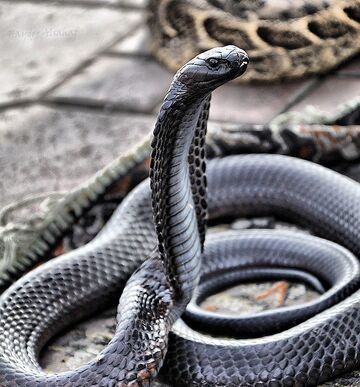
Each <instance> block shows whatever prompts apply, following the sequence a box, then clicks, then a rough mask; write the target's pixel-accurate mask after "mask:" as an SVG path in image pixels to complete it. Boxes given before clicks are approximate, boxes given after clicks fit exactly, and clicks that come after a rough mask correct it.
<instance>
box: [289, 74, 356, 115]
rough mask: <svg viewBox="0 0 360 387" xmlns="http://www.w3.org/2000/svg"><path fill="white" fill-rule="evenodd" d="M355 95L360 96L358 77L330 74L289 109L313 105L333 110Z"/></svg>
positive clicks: (324, 109)
mask: <svg viewBox="0 0 360 387" xmlns="http://www.w3.org/2000/svg"><path fill="white" fill-rule="evenodd" d="M357 96H360V78H355V77H354V78H351V77H346V78H345V77H336V76H331V77H329V78H328V79H326V80H325V81H324V82H323V83H322V84H320V85H319V87H317V88H316V89H315V90H314V91H313V92H312V93H310V95H308V96H307V97H306V98H305V99H304V100H302V101H301V102H299V103H298V104H297V105H295V106H293V107H292V108H291V110H294V111H302V110H303V109H304V108H305V107H306V106H314V107H315V108H317V109H320V110H322V111H326V112H333V111H334V110H335V108H336V107H337V106H338V105H340V104H343V103H345V102H347V101H349V100H350V99H353V98H354V97H357Z"/></svg>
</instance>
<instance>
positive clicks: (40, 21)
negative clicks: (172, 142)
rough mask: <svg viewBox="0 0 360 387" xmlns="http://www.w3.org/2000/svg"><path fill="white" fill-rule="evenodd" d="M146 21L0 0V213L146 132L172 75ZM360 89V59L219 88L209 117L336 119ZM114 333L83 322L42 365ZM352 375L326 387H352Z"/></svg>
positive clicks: (109, 325)
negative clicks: (155, 54)
mask: <svg viewBox="0 0 360 387" xmlns="http://www.w3.org/2000/svg"><path fill="white" fill-rule="evenodd" d="M145 21H146V11H145V0H57V1H47V0H38V1H36V0H18V1H4V0H0V35H1V39H0V68H1V71H0V207H3V206H4V205H7V204H9V203H11V202H13V201H14V200H19V199H21V198H23V197H25V196H28V195H30V194H35V193H40V192H45V191H53V190H66V189H70V188H73V187H75V186H76V185H78V184H79V183H81V182H82V181H85V180H86V179H87V178H88V177H89V176H91V175H92V174H93V173H94V172H95V171H97V170H98V169H99V168H101V167H102V166H104V165H105V164H106V163H108V162H109V161H111V160H112V159H113V158H114V157H115V156H117V155H118V154H120V153H121V152H124V151H125V150H127V149H128V148H129V147H130V146H131V145H132V144H135V143H136V142H137V141H138V140H139V139H141V138H142V137H143V136H144V135H145V134H146V133H148V132H149V131H151V130H152V128H153V124H154V120H155V117H156V114H157V111H158V108H159V105H160V103H161V101H162V98H163V97H164V95H165V92H166V90H167V88H168V86H169V83H170V81H171V79H172V76H173V74H172V73H170V72H169V71H167V70H166V69H164V68H163V67H162V66H161V65H159V64H158V63H157V62H156V61H155V60H154V59H153V58H152V57H151V55H150V54H149V44H150V42H151V37H150V36H149V33H148V31H147V28H146V23H145ZM359 90H360V59H359V58H358V59H354V60H353V61H352V62H351V63H349V64H347V65H344V66H342V67H341V68H339V69H338V70H337V71H336V72H334V73H332V74H330V75H328V76H326V77H314V78H308V79H304V80H299V81H294V82H287V83H281V84H278V85H241V86H239V85H228V86H225V87H222V88H221V89H219V90H218V91H216V92H215V93H214V96H213V102H212V110H211V116H210V118H211V120H216V121H226V122H238V123H240V122H241V123H267V122H269V121H270V120H271V119H272V118H274V117H275V116H276V115H278V114H279V113H282V112H286V111H292V110H303V109H304V108H305V106H307V105H313V106H315V107H317V108H320V109H322V110H324V111H332V110H333V109H334V108H335V106H336V105H338V104H340V103H343V102H346V101H347V100H349V99H351V98H353V97H355V96H357V95H359V94H360V93H359ZM299 289H300V290H299ZM292 291H293V292H295V295H296V294H297V295H299V294H300V295H301V294H302V293H303V295H304V296H305V293H306V292H305V291H304V289H302V290H301V288H299V286H294V288H293V290H292ZM244 292H245V295H244ZM299 292H300V293H299ZM240 293H241V297H245V298H246V297H248V296H246V294H247V295H248V293H249V290H244V289H242V290H240ZM250 293H251V292H250ZM228 297H229V295H228ZM241 297H240V298H241ZM294 297H295V296H294ZM290 298H291V297H290ZM298 300H301V297H300V298H299V299H298ZM230 301H231V300H230ZM230 301H229V302H230ZM231 302H232V301H231ZM269 302H270V303H271V300H270V301H269ZM229 308H230V307H229ZM230 309H231V308H230ZM113 328H114V320H113V314H112V313H110V312H108V313H105V314H103V315H102V316H100V317H96V318H94V319H93V320H92V321H90V322H86V323H84V324H81V325H80V326H78V327H76V328H75V329H73V330H72V331H71V332H69V333H68V334H67V335H65V336H64V337H62V338H60V339H59V340H58V341H56V342H54V343H52V344H51V346H50V348H48V349H47V350H46V351H45V355H44V357H43V364H44V365H45V366H46V368H47V369H49V370H62V369H68V368H72V367H74V366H76V365H79V364H81V363H82V362H83V361H85V360H87V359H89V357H93V356H94V355H95V354H96V353H97V351H98V350H99V349H101V348H102V347H103V346H104V345H105V344H106V342H107V341H108V340H109V338H110V337H111V332H112V331H113ZM355 376H356V373H355V374H352V375H350V376H349V378H347V379H342V380H341V381H339V383H338V384H334V383H331V384H328V386H334V385H338V386H350V385H352V386H359V385H360V382H358V380H359V379H356V377H355Z"/></svg>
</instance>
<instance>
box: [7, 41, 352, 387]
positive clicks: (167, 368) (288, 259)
mask: <svg viewBox="0 0 360 387" xmlns="http://www.w3.org/2000/svg"><path fill="white" fill-rule="evenodd" d="M247 64H248V58H247V55H246V53H245V52H244V51H243V50H240V49H238V48H237V47H235V46H227V47H223V48H216V49H212V50H210V51H207V52H205V53H203V54H201V55H199V56H197V57H196V58H194V59H193V60H191V61H190V62H189V63H187V64H186V65H185V66H184V67H183V68H181V69H180V70H179V72H178V73H177V74H176V76H175V78H174V81H173V83H172V85H171V87H170V89H169V92H168V94H167V95H166V97H165V99H164V102H163V105H162V107H161V109H160V113H159V116H158V120H157V123H156V126H155V130H154V138H153V142H152V148H153V150H152V157H151V174H150V184H149V180H146V181H144V182H143V183H141V184H140V185H138V186H137V187H136V188H135V189H134V190H133V191H132V192H131V193H130V194H129V195H128V196H127V197H126V198H125V200H124V201H123V202H122V204H121V205H120V206H119V208H118V209H117V211H116V212H115V214H114V215H113V217H112V218H111V220H110V221H109V222H108V224H107V225H106V226H105V228H104V229H103V230H102V231H101V233H100V234H99V235H98V236H97V237H96V238H95V239H94V240H93V241H92V242H90V243H88V244H87V245H86V246H84V247H82V248H79V249H77V250H74V251H73V252H71V253H69V254H67V255H64V256H61V257H59V258H56V259H54V260H53V261H51V262H48V263H46V264H44V265H42V266H40V267H38V268H37V269H35V270H33V271H32V272H30V273H29V274H27V275H25V276H24V277H23V278H21V279H20V280H19V281H17V282H16V283H15V284H14V285H12V286H11V287H10V288H9V289H8V290H7V291H5V293H4V294H3V295H2V296H1V298H0V348H1V352H0V385H1V386H4V387H7V386H28V387H35V386H36V387H40V386H117V387H125V386H131V387H139V386H148V385H149V384H150V382H151V381H152V380H153V379H154V378H155V376H156V375H157V374H158V373H159V370H160V376H161V377H162V378H164V379H166V380H170V382H171V385H174V386H209V387H210V386H269V387H277V386H313V385H317V384H318V383H320V382H322V381H325V380H328V379H329V378H331V377H334V376H336V375H338V374H340V373H342V372H344V371H346V370H348V369H351V368H353V367H355V366H358V365H359V362H360V341H359V340H360V339H359V333H360V324H359V322H360V308H359V306H360V305H359V303H360V301H359V300H360V298H359V290H358V289H359V262H358V260H357V258H356V256H358V255H359V252H360V241H359V238H358V234H359V230H360V213H359V212H360V208H359V203H360V188H359V186H358V184H357V183H355V182H354V181H352V180H350V179H348V178H346V177H344V176H341V175H339V174H337V173H336V172H333V171H330V170H328V169H326V168H324V167H321V166H318V165H315V164H313V163H311V162H308V161H303V160H299V159H294V158H291V157H287V156H280V155H256V154H255V155H244V156H229V157H225V158H223V159H214V160H212V161H211V162H209V163H208V166H207V167H206V163H205V134H206V121H207V118H208V108H209V96H210V94H211V92H212V91H213V90H214V89H216V88H217V87H219V86H221V85H222V84H224V83H226V82H228V81H229V80H232V79H234V78H236V77H238V76H239V75H241V74H242V73H244V71H245V69H246V67H247ZM205 171H206V174H207V177H206V175H205ZM207 181H208V190H209V193H208V195H207V188H206V187H207ZM151 203H152V205H151ZM207 211H208V213H209V218H210V219H212V220H214V219H215V220H216V219H222V218H223V217H226V216H248V215H258V214H272V215H277V216H280V217H282V218H285V219H288V220H291V221H295V222H296V223H298V224H300V225H303V226H306V227H308V228H309V229H311V230H312V231H313V232H314V233H315V234H317V235H318V236H319V237H325V238H327V239H328V240H325V239H321V238H319V237H315V236H309V235H308V236H306V235H302V234H299V233H296V232H290V231H270V230H268V231H260V230H257V231H243V232H234V231H232V232H222V233H213V234H210V236H209V237H207V241H206V244H205V249H204V245H203V242H204V239H205V234H206V213H207ZM337 243H339V244H337ZM340 245H341V246H340ZM156 246H157V247H156ZM201 257H202V263H201ZM259 265H260V266H259ZM290 265H291V266H292V267H293V268H294V269H295V272H296V273H300V272H301V270H304V271H306V270H310V271H311V272H312V274H314V275H317V274H319V275H320V278H321V279H322V280H324V283H325V284H327V287H328V289H327V291H326V292H325V293H324V294H323V295H322V296H321V297H320V298H319V299H318V300H316V301H315V302H314V303H310V304H309V305H304V306H303V307H304V310H305V309H306V308H308V309H309V310H310V312H311V313H312V314H315V316H314V317H311V318H309V319H307V317H308V316H306V317H304V318H306V319H307V320H306V321H304V322H302V320H303V319H304V318H302V317H301V316H299V314H298V315H297V318H296V319H295V320H296V321H295V322H298V323H299V324H298V325H296V326H295V327H291V328H288V329H286V330H284V331H283V330H282V328H283V327H282V326H280V327H279V326H278V327H277V326H276V324H275V325H274V329H277V330H279V331H280V332H278V333H274V334H271V335H270V336H265V337H261V338H254V339H225V338H221V337H218V338H216V337H209V336H205V335H204V334H202V333H198V332H196V331H195V330H193V329H192V328H191V327H190V325H187V324H186V322H185V321H186V319H189V312H187V313H186V314H185V316H184V319H185V320H182V319H179V317H180V316H181V315H182V314H183V312H184V310H185V308H186V305H187V304H188V303H189V302H190V301H191V299H192V297H193V293H194V289H195V288H196V285H197V283H198V281H199V276H201V277H202V279H205V283H206V280H209V278H210V279H211V274H212V273H217V272H219V271H220V272H222V273H223V274H226V272H227V271H230V272H233V273H235V272H236V270H235V269H236V268H239V267H241V266H242V267H243V268H244V269H246V270H248V271H249V270H250V271H251V270H253V271H254V272H257V274H259V272H258V271H257V270H258V269H259V268H261V266H263V267H267V268H271V267H273V268H274V270H279V269H280V268H281V267H283V266H284V267H283V269H284V270H286V268H287V266H290ZM296 270H299V271H298V272H297V271H296ZM227 274H229V273H227ZM209 276H210V277H209ZM213 278H215V277H213ZM236 278H237V279H238V278H239V277H238V276H236ZM122 289H124V290H123V293H122V295H121V298H120V302H119V306H118V314H117V327H116V332H115V335H114V338H113V339H112V340H111V341H110V343H109V344H108V345H107V346H106V348H105V349H104V350H103V351H102V352H101V353H100V354H99V355H98V356H97V357H96V358H95V359H94V360H92V361H91V362H89V363H88V364H86V365H84V366H82V367H80V368H79V369H77V370H74V371H69V372H64V373H61V374H57V375H47V374H45V373H44V372H43V371H42V370H41V367H40V366H39V364H38V360H37V359H38V355H39V352H40V350H41V348H42V347H43V345H44V344H45V343H46V342H47V341H48V340H49V339H50V338H51V337H52V336H53V335H54V334H56V333H57V332H59V331H60V330H61V329H63V328H64V327H66V326H68V325H70V324H72V323H74V322H75V321H78V320H80V319H82V318H85V317H87V316H89V315H91V314H92V313H94V312H95V311H97V310H100V309H102V308H104V307H105V306H107V305H109V304H111V303H112V302H114V301H116V299H118V296H119V293H120V291H121V290H122ZM320 304H321V305H320ZM324 309H325V310H324ZM288 312H289V313H290V316H289V317H290V320H291V319H292V318H293V317H294V316H296V310H288ZM263 318H264V319H266V318H268V321H269V322H270V323H271V322H272V319H273V318H274V317H273V316H271V315H270V316H263ZM286 321H287V323H286V324H288V323H289V319H286ZM235 323H236V322H231V324H235Z"/></svg>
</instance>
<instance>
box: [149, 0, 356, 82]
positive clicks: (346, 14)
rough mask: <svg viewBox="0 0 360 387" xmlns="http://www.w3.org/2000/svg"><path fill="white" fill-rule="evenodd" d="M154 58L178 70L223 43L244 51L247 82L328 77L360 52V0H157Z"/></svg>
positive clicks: (151, 5)
mask: <svg viewBox="0 0 360 387" xmlns="http://www.w3.org/2000/svg"><path fill="white" fill-rule="evenodd" d="M149 10H150V23H149V25H150V30H151V32H152V53H153V54H154V55H155V57H156V58H158V59H159V61H160V62H162V63H164V64H165V65H166V66H167V67H169V68H170V69H172V70H176V69H177V68H178V67H179V66H181V65H182V64H183V63H185V62H186V61H188V60H189V59H190V58H192V57H193V56H194V55H196V54H197V53H199V52H201V51H204V50H206V49H209V48H211V47H214V46H216V45H223V44H235V45H237V46H240V47H243V48H244V49H245V50H246V51H247V52H248V53H249V55H250V57H251V66H250V67H249V70H248V71H247V73H246V74H245V76H244V77H241V78H239V79H240V80H241V81H243V80H245V81H279V80H281V79H285V78H286V79H290V78H301V77H304V76H306V75H311V74H318V73H326V72H328V71H330V70H332V69H334V68H336V67H337V66H339V64H341V63H342V62H344V61H346V60H348V59H349V58H351V57H352V56H354V55H356V54H358V53H359V52H360V1H359V0H296V1H291V0H276V1H274V0H151V1H150V2H149Z"/></svg>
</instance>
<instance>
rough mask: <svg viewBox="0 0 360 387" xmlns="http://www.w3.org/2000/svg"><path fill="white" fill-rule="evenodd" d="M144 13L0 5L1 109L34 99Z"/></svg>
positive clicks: (120, 33) (133, 24) (129, 27)
mask: <svg viewBox="0 0 360 387" xmlns="http://www.w3.org/2000/svg"><path fill="white" fill-rule="evenodd" d="M141 19H142V14H141V13H140V12H134V11H127V10H114V9H105V8H99V9H93V8H81V7H74V6H65V5H64V6H57V5H52V4H51V3H39V4H33V3H18V4H17V3H14V2H1V3H0V35H1V39H0V67H1V72H0V104H3V103H10V102H14V101H18V100H19V99H28V98H36V97H37V96H38V95H39V94H40V93H41V92H43V91H44V90H45V89H47V88H48V87H51V86H52V85H53V84H54V83H57V82H59V81H60V80H61V79H63V78H64V77H65V76H66V75H67V74H68V73H70V72H71V71H72V69H73V68H75V67H77V66H78V65H79V64H80V63H81V62H82V61H84V60H86V59H87V58H89V57H91V56H92V55H94V53H96V52H97V51H98V50H100V49H101V48H102V47H107V45H109V44H110V43H111V42H112V41H113V40H114V39H115V38H117V37H121V36H122V35H124V34H125V33H127V32H128V31H129V30H131V29H132V28H134V27H135V26H136V24H138V23H139V22H140V21H141Z"/></svg>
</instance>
